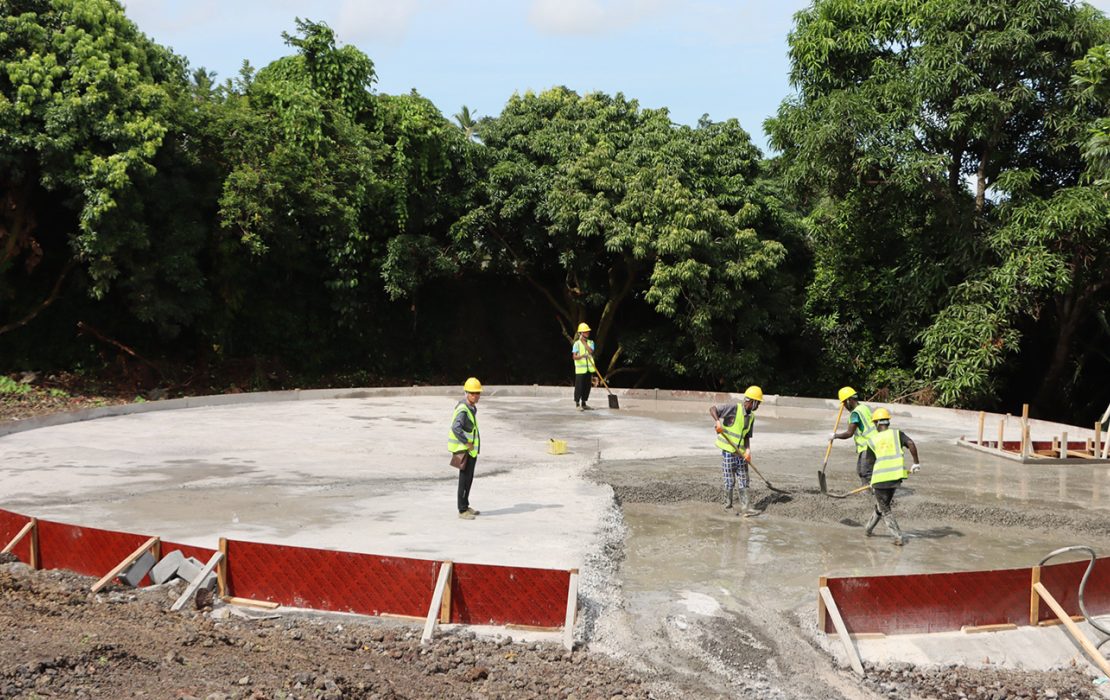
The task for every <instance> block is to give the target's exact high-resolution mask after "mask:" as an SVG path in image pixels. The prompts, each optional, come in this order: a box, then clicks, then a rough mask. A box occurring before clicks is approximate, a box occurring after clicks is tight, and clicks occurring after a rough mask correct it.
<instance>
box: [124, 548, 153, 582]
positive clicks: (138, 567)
mask: <svg viewBox="0 0 1110 700" xmlns="http://www.w3.org/2000/svg"><path fill="white" fill-rule="evenodd" d="M153 567H154V555H153V554H151V553H150V552H143V555H142V556H141V557H139V558H138V559H136V560H135V563H134V564H132V565H131V566H129V567H127V568H126V569H124V570H123V573H121V574H120V575H119V577H118V578H119V580H120V581H122V582H123V583H126V584H127V585H128V586H131V587H132V588H134V587H135V586H138V585H139V583H140V582H141V581H142V580H143V577H144V576H146V575H147V573H148V572H149V571H150V570H151V569H152V568H153Z"/></svg>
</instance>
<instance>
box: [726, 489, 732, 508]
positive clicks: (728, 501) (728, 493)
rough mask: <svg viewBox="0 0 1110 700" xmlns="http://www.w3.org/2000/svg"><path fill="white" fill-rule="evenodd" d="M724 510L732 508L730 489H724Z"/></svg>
mask: <svg viewBox="0 0 1110 700" xmlns="http://www.w3.org/2000/svg"><path fill="white" fill-rule="evenodd" d="M725 510H732V489H731V488H728V489H725Z"/></svg>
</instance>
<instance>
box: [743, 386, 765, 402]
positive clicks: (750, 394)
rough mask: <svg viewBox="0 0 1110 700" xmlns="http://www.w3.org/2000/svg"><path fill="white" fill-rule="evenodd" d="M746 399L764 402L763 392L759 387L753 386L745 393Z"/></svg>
mask: <svg viewBox="0 0 1110 700" xmlns="http://www.w3.org/2000/svg"><path fill="white" fill-rule="evenodd" d="M744 397H745V398H749V399H751V400H752V401H762V400H763V390H762V389H760V388H759V387H757V386H756V385H755V384H752V385H751V386H750V387H748V388H747V390H746V391H745V392H744Z"/></svg>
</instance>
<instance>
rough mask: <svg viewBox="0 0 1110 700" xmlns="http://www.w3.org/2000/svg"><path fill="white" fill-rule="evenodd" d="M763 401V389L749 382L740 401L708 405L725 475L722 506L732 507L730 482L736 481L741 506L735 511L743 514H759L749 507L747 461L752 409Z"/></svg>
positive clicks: (745, 515)
mask: <svg viewBox="0 0 1110 700" xmlns="http://www.w3.org/2000/svg"><path fill="white" fill-rule="evenodd" d="M762 402H763V390H762V389H760V388H759V387H758V386H750V387H748V388H747V390H746V391H745V392H744V399H743V401H741V402H740V403H735V404H721V405H719V406H711V407H710V408H709V415H710V416H712V417H713V421H714V428H715V429H716V431H717V447H719V448H721V473H722V475H723V476H724V479H725V510H731V509H732V485H733V483H735V484H736V486H737V490H738V491H739V493H740V509H739V512H738V513H737V515H742V516H744V517H745V518H747V517H749V516H752V515H758V514H759V511H758V510H755V509H754V508H752V507H751V491H750V490H749V489H748V485H749V482H748V461H749V460H750V459H751V458H752V450H751V437H752V431H753V429H754V428H755V412H756V410H757V409H758V408H759V404H760V403H762Z"/></svg>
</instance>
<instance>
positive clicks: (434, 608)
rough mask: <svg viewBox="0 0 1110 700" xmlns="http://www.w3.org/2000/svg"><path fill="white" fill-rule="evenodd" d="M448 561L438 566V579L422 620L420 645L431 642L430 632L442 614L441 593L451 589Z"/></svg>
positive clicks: (450, 565)
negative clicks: (426, 612) (422, 631)
mask: <svg viewBox="0 0 1110 700" xmlns="http://www.w3.org/2000/svg"><path fill="white" fill-rule="evenodd" d="M451 567H452V564H451V562H450V561H445V562H443V563H442V564H440V566H439V577H438V578H436V587H435V590H434V591H432V603H431V605H429V606H428V615H427V617H425V618H424V633H423V634H421V635H420V643H421V644H427V643H428V642H430V641H432V632H433V630H435V626H436V623H437V622H439V618H440V615H442V613H443V592H444V591H445V590H447V589H449V588H450V587H451Z"/></svg>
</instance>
